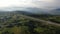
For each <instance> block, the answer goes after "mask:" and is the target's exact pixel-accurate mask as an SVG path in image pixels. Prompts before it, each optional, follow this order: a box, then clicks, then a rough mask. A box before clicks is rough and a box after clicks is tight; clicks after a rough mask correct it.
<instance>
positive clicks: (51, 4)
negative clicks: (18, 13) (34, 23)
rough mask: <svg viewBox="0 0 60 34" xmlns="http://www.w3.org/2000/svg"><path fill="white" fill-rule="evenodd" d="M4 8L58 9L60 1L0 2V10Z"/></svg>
mask: <svg viewBox="0 0 60 34" xmlns="http://www.w3.org/2000/svg"><path fill="white" fill-rule="evenodd" d="M5 7H37V8H41V9H49V10H51V9H55V8H60V0H0V9H2V8H5Z"/></svg>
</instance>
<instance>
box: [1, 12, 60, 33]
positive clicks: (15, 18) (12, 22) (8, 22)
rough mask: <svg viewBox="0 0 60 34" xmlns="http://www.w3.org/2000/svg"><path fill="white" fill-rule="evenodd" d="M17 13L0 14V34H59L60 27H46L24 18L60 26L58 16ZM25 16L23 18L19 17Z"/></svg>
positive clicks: (59, 17) (38, 22) (43, 24)
mask: <svg viewBox="0 0 60 34" xmlns="http://www.w3.org/2000/svg"><path fill="white" fill-rule="evenodd" d="M26 14H27V13H26ZM26 14H24V13H23V14H20V13H19V12H0V34H60V26H56V25H51V24H49V25H47V24H45V22H44V23H42V22H40V21H35V20H32V19H28V18H25V16H29V17H34V18H37V19H42V20H46V21H51V22H54V23H58V24H60V16H59V15H45V14H44V15H34V14H32V15H30V14H29V13H28V14H29V15H26ZM21 15H25V16H23V17H22V16H21Z"/></svg>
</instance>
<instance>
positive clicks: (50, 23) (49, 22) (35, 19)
mask: <svg viewBox="0 0 60 34" xmlns="http://www.w3.org/2000/svg"><path fill="white" fill-rule="evenodd" d="M21 16H22V17H24V18H28V19H31V20H34V21H38V22H42V23H44V24H46V25H56V26H60V24H58V23H54V22H51V21H45V20H41V19H38V18H34V17H30V16H26V15H21Z"/></svg>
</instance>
